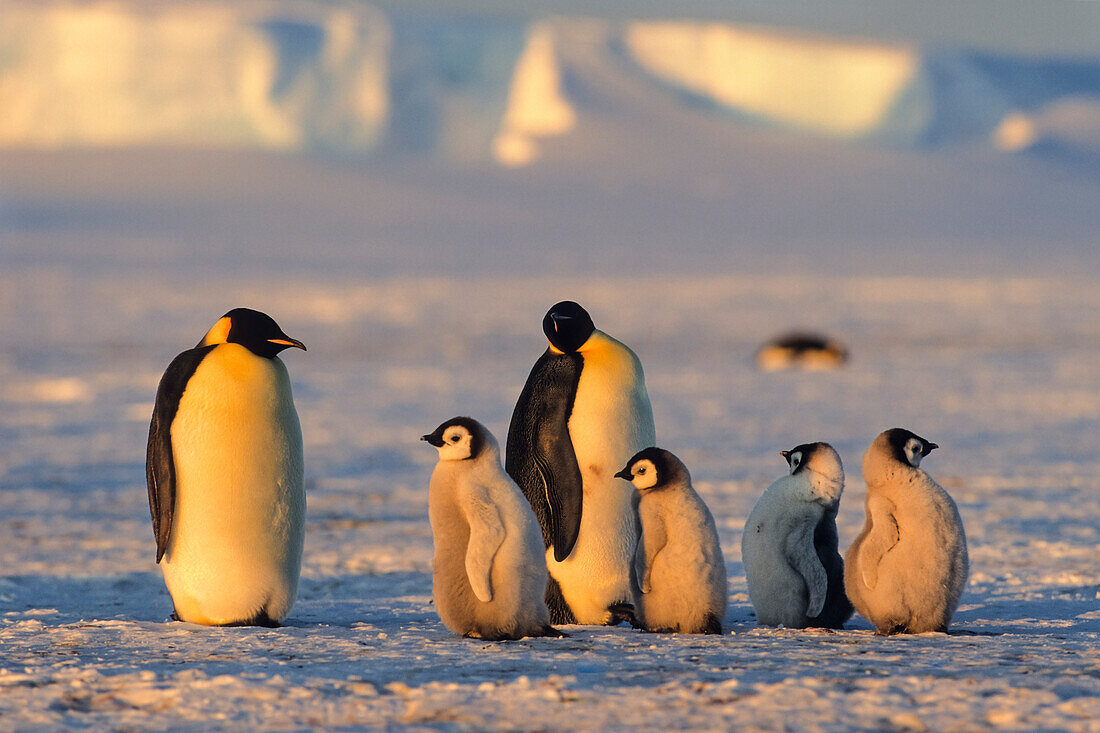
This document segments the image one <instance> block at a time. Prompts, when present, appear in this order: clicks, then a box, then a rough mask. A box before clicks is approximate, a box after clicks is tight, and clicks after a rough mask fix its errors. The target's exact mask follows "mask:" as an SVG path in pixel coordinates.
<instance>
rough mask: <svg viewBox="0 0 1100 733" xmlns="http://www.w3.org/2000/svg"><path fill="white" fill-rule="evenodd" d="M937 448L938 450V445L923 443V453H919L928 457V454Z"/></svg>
mask: <svg viewBox="0 0 1100 733" xmlns="http://www.w3.org/2000/svg"><path fill="white" fill-rule="evenodd" d="M937 448H939V446H938V445H936V444H935V443H925V444H924V450H923V451H921V452H922V453H923V454H924V455H928V454H929V453H931V452H932V451H934V450H936V449H937Z"/></svg>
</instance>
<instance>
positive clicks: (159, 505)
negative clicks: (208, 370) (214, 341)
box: [145, 346, 214, 563]
mask: <svg viewBox="0 0 1100 733" xmlns="http://www.w3.org/2000/svg"><path fill="white" fill-rule="evenodd" d="M213 349H214V346H203V347H197V348H194V349H189V350H187V351H185V352H183V353H182V354H180V355H179V356H177V357H176V358H175V359H173V360H172V363H171V364H169V365H168V368H167V369H166V370H165V371H164V376H163V377H161V379H160V385H159V386H158V387H157V399H156V403H155V404H154V406H153V418H152V420H151V421H150V422H149V444H148V446H147V448H146V452H145V483H146V486H147V487H148V489H149V514H150V515H151V516H152V519H153V535H154V536H155V537H156V540H157V562H158V563H159V562H160V561H161V558H163V557H164V552H165V550H167V549H168V538H169V536H170V535H171V532H172V515H173V512H174V510H175V506H176V464H175V459H174V457H173V453H172V421H173V420H174V419H175V417H176V411H177V410H179V406H180V399H181V398H182V397H183V393H184V390H186V389H187V382H188V381H189V380H190V379H191V377H192V375H194V373H195V370H196V369H198V367H199V364H200V363H201V362H202V360H203V358H205V357H206V355H207V354H209V353H210V352H211V351H212V350H213Z"/></svg>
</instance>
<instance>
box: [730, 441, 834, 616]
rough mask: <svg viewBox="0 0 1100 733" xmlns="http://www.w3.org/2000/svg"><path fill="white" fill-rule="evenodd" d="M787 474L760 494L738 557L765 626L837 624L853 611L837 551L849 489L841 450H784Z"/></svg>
mask: <svg viewBox="0 0 1100 733" xmlns="http://www.w3.org/2000/svg"><path fill="white" fill-rule="evenodd" d="M780 455H782V456H783V457H784V458H785V459H786V460H787V464H788V466H789V467H790V473H789V474H788V475H786V476H783V477H782V478H780V479H778V480H776V481H775V483H773V484H772V485H771V486H769V487H768V488H767V489H766V490H765V491H764V493H763V495H761V497H760V498H759V499H758V500H757V502H756V506H754V507H753V509H752V512H751V513H750V514H749V518H748V520H747V521H746V522H745V531H744V532H743V533H742V535H741V561H742V563H743V564H744V567H745V577H746V579H747V580H748V585H749V599H750V600H751V601H752V605H753V608H754V609H755V610H756V619H757V621H759V622H760V623H761V624H763V625H764V626H786V627H788V628H791V629H804V628H808V627H819V628H827V629H839V628H842V627H843V626H844V622H845V621H847V620H848V619H849V618H850V617H851V615H852V604H851V603H849V602H848V597H847V596H846V595H845V594H844V563H843V561H842V560H841V559H840V553H839V552H838V551H837V545H838V539H837V531H836V513H837V508H838V507H839V506H840V495H841V493H842V492H843V491H844V468H843V467H842V466H841V463H840V456H839V455H837V452H836V451H835V450H834V449H833V447H832V446H831V445H829V444H828V443H806V444H803V445H800V446H797V447H795V448H792V449H790V450H789V451H786V450H785V451H780Z"/></svg>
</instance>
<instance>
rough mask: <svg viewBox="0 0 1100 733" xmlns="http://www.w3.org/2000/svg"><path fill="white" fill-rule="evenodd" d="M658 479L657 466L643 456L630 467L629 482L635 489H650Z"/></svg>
mask: <svg viewBox="0 0 1100 733" xmlns="http://www.w3.org/2000/svg"><path fill="white" fill-rule="evenodd" d="M659 480H660V476H658V472H657V466H656V465H654V463H653V461H651V460H649V459H648V458H643V459H642V460H640V461H638V462H637V463H635V464H634V465H633V466H631V467H630V482H631V483H632V484H634V488H636V489H639V490H641V491H644V490H646V489H652V488H653V487H654V486H656V485H657V482H658V481H659Z"/></svg>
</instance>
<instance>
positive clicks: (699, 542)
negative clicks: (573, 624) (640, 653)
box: [615, 448, 728, 634]
mask: <svg viewBox="0 0 1100 733" xmlns="http://www.w3.org/2000/svg"><path fill="white" fill-rule="evenodd" d="M615 476H616V477H618V478H622V479H626V480H628V481H630V482H632V483H633V484H634V487H635V488H636V489H637V490H638V494H637V502H638V518H639V520H640V522H641V536H640V538H639V540H638V549H637V550H636V552H635V555H634V571H635V573H636V575H637V580H638V584H639V586H640V590H641V593H639V594H638V595H637V598H638V603H637V606H636V607H635V610H634V612H635V623H636V625H639V626H642V627H644V628H646V629H648V630H649V631H664V632H679V633H684V634H721V633H722V619H723V618H724V617H725V615H726V604H727V602H728V594H727V591H726V563H725V560H724V559H723V558H722V547H721V545H720V544H719V542H718V530H717V528H716V527H715V526H714V517H712V516H711V513H710V510H709V509H707V505H706V504H704V503H703V500H702V499H701V498H700V497H699V495H698V494H697V493H695V489H693V488H692V486H691V476H690V474H688V470H687V467H686V466H684V464H683V462H681V461H680V459H679V458H677V457H676V456H674V455H673V454H672V453H670V452H668V451H667V450H664V449H662V448H646V449H645V450H642V451H639V452H638V453H636V454H635V455H634V457H633V458H631V459H630V460H629V461H628V462H627V464H626V468H624V469H623V470H622V471H619V472H618V473H617V474H615Z"/></svg>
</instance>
